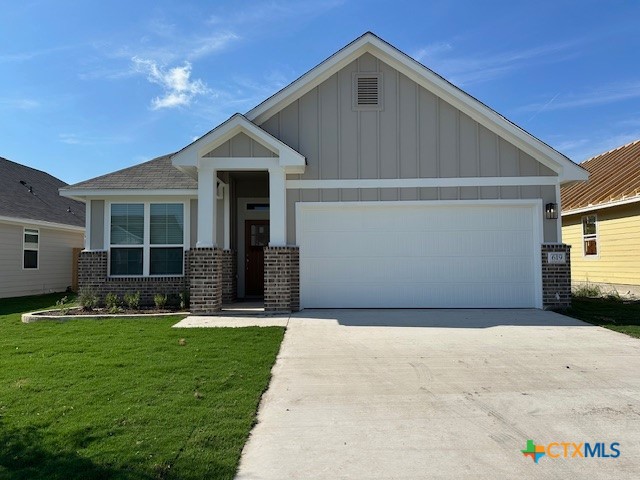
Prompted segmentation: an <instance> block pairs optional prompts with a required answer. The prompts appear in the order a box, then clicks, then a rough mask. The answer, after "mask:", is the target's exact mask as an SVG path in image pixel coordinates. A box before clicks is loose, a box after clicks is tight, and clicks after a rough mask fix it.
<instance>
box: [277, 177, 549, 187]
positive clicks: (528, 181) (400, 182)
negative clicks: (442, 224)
mask: <svg viewBox="0 0 640 480" xmlns="http://www.w3.org/2000/svg"><path fill="white" fill-rule="evenodd" d="M557 184H558V177H555V176H553V177H552V176H545V177H454V178H369V179H367V178H361V179H340V180H287V183H286V185H287V189H294V188H302V189H307V188H311V189H325V188H326V189H332V188H429V187H495V186H530V185H557Z"/></svg>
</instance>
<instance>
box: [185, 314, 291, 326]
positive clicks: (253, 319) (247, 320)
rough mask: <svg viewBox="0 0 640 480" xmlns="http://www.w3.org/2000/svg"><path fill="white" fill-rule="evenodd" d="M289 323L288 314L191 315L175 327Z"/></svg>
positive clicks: (282, 324)
mask: <svg viewBox="0 0 640 480" xmlns="http://www.w3.org/2000/svg"><path fill="white" fill-rule="evenodd" d="M288 323H289V315H288V314H287V315H273V316H271V315H270V316H259V315H251V316H242V315H219V316H212V317H207V316H199V315H191V316H188V317H186V318H183V319H182V320H180V321H179V322H178V323H176V324H175V325H174V326H173V328H241V327H286V326H287V324H288Z"/></svg>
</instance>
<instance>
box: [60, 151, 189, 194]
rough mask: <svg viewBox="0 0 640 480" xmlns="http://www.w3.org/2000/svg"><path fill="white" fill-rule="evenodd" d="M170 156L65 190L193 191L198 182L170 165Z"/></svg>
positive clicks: (108, 174)
mask: <svg viewBox="0 0 640 480" xmlns="http://www.w3.org/2000/svg"><path fill="white" fill-rule="evenodd" d="M171 155H173V154H169V155H163V156H161V157H157V158H154V159H153V160H149V161H148V162H144V163H141V164H139V165H134V166H133V167H128V168H125V169H122V170H118V171H117V172H113V173H107V174H106V175H102V176H100V177H95V178H92V179H90V180H85V181H84V182H80V183H76V184H74V185H69V186H68V187H66V188H65V190H68V191H73V190H85V189H98V190H111V189H118V190H120V189H132V190H133V189H141V190H156V189H161V190H164V189H195V188H198V182H197V181H196V180H195V179H193V178H191V177H190V176H189V175H187V174H186V173H184V172H182V171H180V170H178V169H177V168H176V167H174V166H173V164H172V163H171Z"/></svg>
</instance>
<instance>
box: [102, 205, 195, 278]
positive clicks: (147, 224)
mask: <svg viewBox="0 0 640 480" xmlns="http://www.w3.org/2000/svg"><path fill="white" fill-rule="evenodd" d="M152 203H153V204H159V203H160V204H164V203H166V204H179V205H182V215H183V225H182V243H181V244H173V245H165V244H162V245H160V244H157V245H156V244H153V245H152V244H151V204H152ZM105 204H106V205H105V213H106V215H105V219H104V220H105V231H104V236H105V241H104V242H105V243H104V245H105V246H106V250H107V277H109V278H120V279H122V278H180V277H184V274H185V269H184V258H185V253H186V252H187V250H189V248H190V245H191V239H190V235H189V234H190V232H191V226H190V215H191V200H190V199H189V200H175V199H171V198H154V199H150V200H147V199H145V200H142V201H141V199H140V198H126V199H118V200H114V201H105ZM123 204H124V205H126V204H142V205H143V228H144V230H143V240H142V244H138V245H133V244H132V245H113V244H112V243H111V206H112V205H123ZM171 247H173V248H180V247H182V252H183V253H182V273H180V274H161V275H151V274H150V273H149V271H150V269H151V249H152V248H171ZM112 248H142V275H111V249H112Z"/></svg>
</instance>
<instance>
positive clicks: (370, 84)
mask: <svg viewBox="0 0 640 480" xmlns="http://www.w3.org/2000/svg"><path fill="white" fill-rule="evenodd" d="M353 83H354V95H353V97H354V104H353V107H354V108H355V109H357V110H381V109H382V98H381V97H382V75H381V74H379V73H358V74H356V75H354V82H353Z"/></svg>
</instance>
